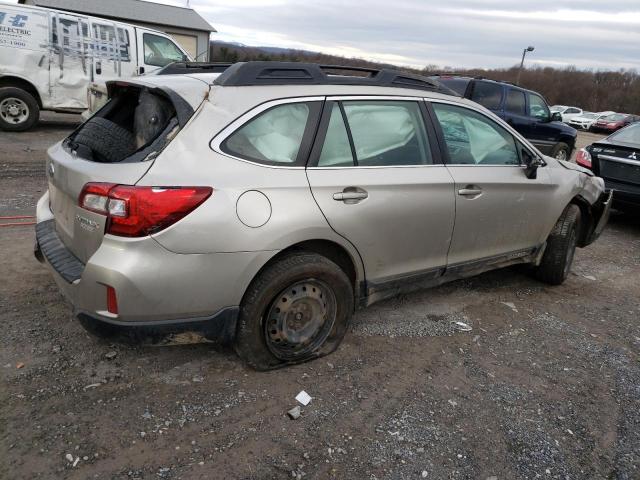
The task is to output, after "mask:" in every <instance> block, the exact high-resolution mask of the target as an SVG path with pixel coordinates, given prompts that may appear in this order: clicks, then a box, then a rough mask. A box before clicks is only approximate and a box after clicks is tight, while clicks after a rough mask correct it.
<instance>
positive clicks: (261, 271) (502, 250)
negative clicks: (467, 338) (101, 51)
mask: <svg viewBox="0 0 640 480" xmlns="http://www.w3.org/2000/svg"><path fill="white" fill-rule="evenodd" d="M186 70H188V68H186ZM341 70H342V71H343V74H342V75H333V74H328V73H327V70H326V69H325V68H323V67H321V66H318V65H315V64H305V63H285V62H248V63H237V64H234V65H232V66H231V67H229V68H227V69H226V70H225V71H224V72H223V73H222V74H220V75H219V76H217V75H215V74H213V75H212V74H206V73H205V74H190V75H155V76H145V77H138V78H135V79H130V80H126V81H117V82H111V83H109V85H108V87H109V93H110V97H111V99H110V101H109V102H108V103H107V105H106V106H105V107H104V108H103V109H101V110H100V111H98V112H97V113H96V115H95V116H93V117H92V118H91V119H89V120H88V121H87V122H86V123H85V124H84V125H82V126H81V127H80V128H78V129H77V130H76V131H75V132H73V133H72V134H71V135H70V136H69V137H67V138H66V139H64V140H63V141H61V142H59V143H57V144H55V145H54V146H52V147H51V148H50V149H49V150H48V153H47V162H46V170H47V178H48V182H49V189H48V191H47V193H45V195H44V196H43V197H42V198H41V199H40V200H39V202H38V206H37V225H36V238H37V246H36V256H37V257H38V258H41V259H42V260H43V261H45V262H46V263H47V264H48V265H49V266H50V268H51V269H52V271H53V275H54V277H55V279H56V282H57V284H58V286H59V287H60V289H61V290H62V292H63V293H64V294H65V295H66V296H67V297H68V298H70V299H71V302H72V303H73V305H74V307H75V312H76V314H77V316H78V318H79V320H80V322H81V323H82V324H83V325H84V326H85V327H86V328H87V329H89V330H90V331H94V332H95V331H101V332H103V333H104V332H109V333H111V334H121V335H122V334H123V332H129V333H127V334H128V335H132V336H136V337H138V336H144V335H151V336H152V337H153V336H157V335H160V334H169V335H173V334H177V333H180V332H184V331H189V332H191V331H196V332H199V333H200V334H201V335H203V336H204V337H206V338H209V339H212V338H222V339H224V340H226V341H233V343H234V345H235V348H236V351H237V352H238V354H239V355H240V356H241V357H242V358H243V359H244V360H245V361H247V362H248V363H249V364H250V365H252V366H253V367H255V368H258V369H269V368H275V367H279V366H282V365H285V364H289V363H297V362H301V361H305V360H309V359H312V358H316V357H319V356H322V355H325V354H327V353H329V352H331V351H333V350H335V349H336V348H337V346H338V344H339V343H340V341H341V340H342V338H343V337H344V335H345V332H346V331H347V326H348V323H349V318H350V317H351V315H352V313H353V312H354V310H356V309H359V308H363V307H366V306H367V305H370V304H372V303H374V302H376V301H378V300H382V299H384V298H389V297H392V296H395V295H397V294H399V293H400V292H405V291H411V290H415V289H418V288H423V287H425V286H431V285H438V284H441V283H443V282H446V281H449V280H453V279H458V278H462V277H467V276H470V275H475V274H478V273H480V272H483V271H486V270H489V269H494V268H500V267H503V266H506V265H511V264H516V263H527V264H532V265H533V270H534V272H535V274H536V275H537V277H538V278H539V279H541V280H543V281H546V282H548V283H551V284H559V283H562V282H563V281H564V280H565V279H566V277H567V275H568V272H569V269H570V267H571V262H572V259H573V254H574V250H575V247H576V246H579V247H584V246H587V245H589V244H590V243H591V242H593V241H594V240H595V239H596V238H597V237H598V235H599V234H600V232H601V231H602V229H603V228H604V225H605V223H606V221H607V217H608V210H609V205H610V199H609V197H608V196H607V195H606V194H605V192H604V184H603V181H602V179H600V178H598V177H596V176H594V175H593V173H591V172H590V171H588V170H585V169H583V168H581V167H579V166H577V165H575V164H572V163H569V162H564V161H558V160H556V159H553V158H549V157H544V156H542V155H541V154H540V153H539V152H538V151H537V150H536V149H535V148H534V147H533V146H532V145H531V144H530V143H529V141H527V140H526V139H525V138H524V137H523V136H522V135H520V134H519V133H517V132H516V131H515V130H514V129H512V128H511V127H510V126H509V125H508V124H507V123H506V122H503V121H502V120H501V119H500V118H499V117H497V116H496V115H494V114H492V113H491V112H489V111H488V110H486V109H485V108H483V107H481V106H480V105H478V104H476V103H474V102H471V101H469V100H466V99H463V98H460V97H458V96H455V95H452V94H450V90H449V89H447V88H443V87H442V86H441V85H439V84H438V83H437V82H435V81H433V80H430V79H428V78H426V77H420V76H416V75H409V74H405V73H401V72H396V71H393V70H381V71H371V72H370V73H371V76H370V77H361V76H357V75H359V74H361V73H362V71H361V69H354V70H356V72H355V75H349V73H350V72H351V71H350V69H348V68H346V67H342V68H341ZM329 71H330V72H334V71H335V69H334V68H332V69H331V70H329ZM283 87H286V88H283ZM152 120H153V121H152Z"/></svg>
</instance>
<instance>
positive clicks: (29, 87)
mask: <svg viewBox="0 0 640 480" xmlns="http://www.w3.org/2000/svg"><path fill="white" fill-rule="evenodd" d="M4 87H14V88H19V89H21V90H24V91H25V92H27V93H30V94H31V95H33V98H35V99H36V102H38V107H40V108H43V107H42V97H41V96H40V92H39V91H38V89H37V88H36V86H35V85H34V84H33V83H31V82H29V81H28V80H25V79H24V78H21V77H17V76H15V75H2V76H1V77H0V88H4Z"/></svg>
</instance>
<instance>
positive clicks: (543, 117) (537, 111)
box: [529, 93, 551, 122]
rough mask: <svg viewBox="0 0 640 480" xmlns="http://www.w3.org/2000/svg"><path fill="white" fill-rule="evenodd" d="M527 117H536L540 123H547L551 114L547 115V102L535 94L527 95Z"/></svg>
mask: <svg viewBox="0 0 640 480" xmlns="http://www.w3.org/2000/svg"><path fill="white" fill-rule="evenodd" d="M529 116H530V117H536V118H537V119H538V120H540V121H541V122H548V121H550V120H551V114H550V113H549V107H548V106H547V102H545V101H544V99H543V98H542V97H541V96H540V95H536V94H535V93H530V94H529Z"/></svg>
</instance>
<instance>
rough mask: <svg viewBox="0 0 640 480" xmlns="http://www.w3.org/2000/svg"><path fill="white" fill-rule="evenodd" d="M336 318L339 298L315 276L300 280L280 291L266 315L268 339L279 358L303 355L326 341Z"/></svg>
mask: <svg viewBox="0 0 640 480" xmlns="http://www.w3.org/2000/svg"><path fill="white" fill-rule="evenodd" d="M335 318H336V298H335V295H334V294H333V291H332V290H331V288H329V286H328V285H327V284H326V283H324V282H322V281H320V280H315V279H309V280H303V281H301V282H297V283H295V284H293V285H291V286H289V287H287V288H286V289H284V290H283V291H282V292H280V293H279V294H278V296H277V297H276V298H275V300H274V301H273V304H272V305H271V307H270V308H269V310H268V312H267V315H266V316H265V322H264V323H265V326H264V328H265V340H266V342H267V346H268V347H269V350H271V352H272V353H273V354H274V355H275V356H276V357H278V358H280V359H285V360H291V359H295V358H300V357H304V356H305V355H308V354H309V353H311V352H313V351H314V350H315V349H316V348H318V347H319V346H320V345H322V344H323V343H324V341H325V340H326V339H327V337H328V336H329V334H330V333H331V329H332V328H333V324H334V322H335Z"/></svg>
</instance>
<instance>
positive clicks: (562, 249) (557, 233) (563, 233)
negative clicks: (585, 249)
mask: <svg viewBox="0 0 640 480" xmlns="http://www.w3.org/2000/svg"><path fill="white" fill-rule="evenodd" d="M579 227H580V208H579V207H578V206H577V205H573V204H571V205H569V206H568V207H567V208H566V209H565V210H564V212H562V215H561V216H560V218H559V219H558V221H557V222H556V224H555V226H554V227H553V230H551V233H550V234H549V237H548V238H547V246H546V248H545V251H544V254H543V256H542V261H541V262H540V265H539V266H537V267H536V268H535V269H534V274H535V276H536V278H538V280H542V281H543V282H546V283H549V284H551V285H560V284H561V283H562V282H564V281H565V280H566V278H567V276H568V275H569V271H570V270H571V264H572V263H573V254H574V252H575V250H576V244H577V240H578V232H579Z"/></svg>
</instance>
